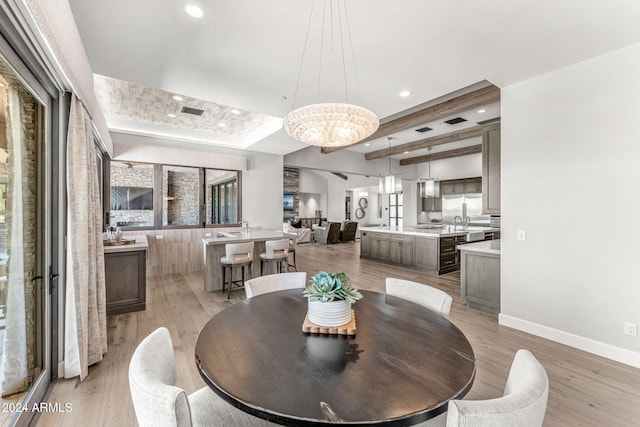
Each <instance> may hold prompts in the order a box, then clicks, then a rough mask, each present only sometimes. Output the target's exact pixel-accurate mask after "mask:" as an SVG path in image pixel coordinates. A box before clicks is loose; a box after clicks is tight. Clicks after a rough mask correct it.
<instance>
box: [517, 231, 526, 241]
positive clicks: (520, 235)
mask: <svg viewBox="0 0 640 427" xmlns="http://www.w3.org/2000/svg"><path fill="white" fill-rule="evenodd" d="M518 240H519V241H521V242H526V241H527V232H526V231H524V230H518Z"/></svg>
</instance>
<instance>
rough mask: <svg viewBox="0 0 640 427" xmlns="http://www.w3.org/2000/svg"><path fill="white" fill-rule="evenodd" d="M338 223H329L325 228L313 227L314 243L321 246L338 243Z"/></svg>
mask: <svg viewBox="0 0 640 427" xmlns="http://www.w3.org/2000/svg"><path fill="white" fill-rule="evenodd" d="M340 225H341V224H340V223H339V222H331V221H329V222H328V223H327V225H326V226H323V227H315V228H314V232H315V240H316V243H319V244H321V245H331V244H334V243H338V242H339V241H340Z"/></svg>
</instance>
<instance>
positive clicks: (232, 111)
mask: <svg viewBox="0 0 640 427" xmlns="http://www.w3.org/2000/svg"><path fill="white" fill-rule="evenodd" d="M231 113H233V114H235V115H238V114H240V110H236V109H235V108H234V109H233V110H231Z"/></svg>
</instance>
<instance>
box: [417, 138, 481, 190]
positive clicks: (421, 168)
mask: <svg viewBox="0 0 640 427" xmlns="http://www.w3.org/2000/svg"><path fill="white" fill-rule="evenodd" d="M474 139H475V138H474ZM481 142H482V141H481V140H480V139H479V140H478V143H479V144H480V143H481ZM417 174H418V178H428V177H429V172H428V166H427V163H419V164H418V165H417ZM478 176H482V153H477V154H469V155H468V156H460V157H452V158H449V159H443V160H434V161H432V162H431V177H432V178H437V179H439V180H441V181H442V180H446V179H460V178H475V177H478Z"/></svg>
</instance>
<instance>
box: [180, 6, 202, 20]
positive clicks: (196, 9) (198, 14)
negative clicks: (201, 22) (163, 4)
mask: <svg viewBox="0 0 640 427" xmlns="http://www.w3.org/2000/svg"><path fill="white" fill-rule="evenodd" d="M184 11H185V12H187V13H188V14H189V16H193V17H194V18H202V17H203V16H204V11H203V10H202V8H200V6H197V5H195V4H188V5H186V6H185V7H184Z"/></svg>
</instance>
